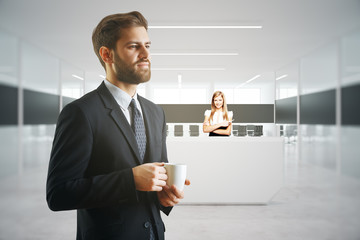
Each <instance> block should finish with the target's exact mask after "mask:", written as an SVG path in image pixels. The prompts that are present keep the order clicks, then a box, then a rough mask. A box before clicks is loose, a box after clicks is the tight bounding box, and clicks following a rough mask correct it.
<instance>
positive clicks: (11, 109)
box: [0, 85, 18, 125]
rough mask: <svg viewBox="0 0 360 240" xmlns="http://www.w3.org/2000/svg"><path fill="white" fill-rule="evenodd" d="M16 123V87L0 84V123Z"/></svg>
mask: <svg viewBox="0 0 360 240" xmlns="http://www.w3.org/2000/svg"><path fill="white" fill-rule="evenodd" d="M17 124H18V88H16V87H10V86H5V85H0V125H17Z"/></svg>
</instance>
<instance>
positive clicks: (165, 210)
mask: <svg viewBox="0 0 360 240" xmlns="http://www.w3.org/2000/svg"><path fill="white" fill-rule="evenodd" d="M162 113H163V115H164V118H163V119H164V123H163V130H162V153H161V161H162V162H168V157H167V148H166V131H167V130H166V121H165V113H164V110H163V111H162ZM159 206H160V210H161V211H162V212H163V213H165V214H166V215H169V214H170V212H171V210H172V207H164V206H162V205H161V204H160V203H159Z"/></svg>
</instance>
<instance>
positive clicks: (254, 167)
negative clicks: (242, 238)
mask: <svg viewBox="0 0 360 240" xmlns="http://www.w3.org/2000/svg"><path fill="white" fill-rule="evenodd" d="M283 145H284V140H283V138H282V137H193V138H192V137H179V138H176V137H170V138H168V139H167V149H168V158H169V162H172V163H185V164H187V176H188V178H189V179H190V180H191V186H186V187H185V198H184V199H183V200H182V203H185V204H267V203H268V202H269V201H270V200H271V199H272V197H273V196H274V195H275V194H276V193H277V192H278V191H279V190H280V188H281V187H282V185H283V178H284V146H283Z"/></svg>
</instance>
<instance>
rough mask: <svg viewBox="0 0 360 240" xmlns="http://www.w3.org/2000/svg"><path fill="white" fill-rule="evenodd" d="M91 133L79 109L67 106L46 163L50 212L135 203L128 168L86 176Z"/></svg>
mask: <svg viewBox="0 0 360 240" xmlns="http://www.w3.org/2000/svg"><path fill="white" fill-rule="evenodd" d="M93 134H94V133H93V131H92V128H91V124H90V122H89V120H88V119H87V116H86V115H85V114H84V112H83V111H82V109H81V108H80V107H79V106H77V105H76V104H68V105H67V106H66V107H65V108H64V109H63V111H62V112H61V114H60V116H59V119H58V123H57V127H56V131H55V138H54V142H53V148H52V152H51V157H50V163H49V170H48V177H47V185H46V199H47V203H48V205H49V208H50V209H51V210H53V211H60V210H71V209H81V208H95V207H105V206H110V205H115V204H119V203H123V202H127V201H137V200H138V199H137V193H136V189H135V183H134V177H133V173H132V169H131V168H129V169H124V170H121V171H116V172H112V173H110V174H106V175H98V176H91V177H86V169H87V167H88V165H89V161H90V158H91V152H92V146H93V141H94V138H93Z"/></svg>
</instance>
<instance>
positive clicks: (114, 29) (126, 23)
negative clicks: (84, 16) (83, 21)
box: [92, 11, 148, 70]
mask: <svg viewBox="0 0 360 240" xmlns="http://www.w3.org/2000/svg"><path fill="white" fill-rule="evenodd" d="M129 27H144V28H145V29H146V30H147V28H148V23H147V20H146V19H145V18H144V16H143V15H141V13H139V12H137V11H133V12H129V13H117V14H112V15H109V16H106V17H104V18H103V19H102V20H101V21H100V22H99V24H98V25H97V26H96V28H95V29H94V31H93V34H92V42H93V46H94V51H95V53H96V56H97V57H98V58H99V60H100V63H101V65H102V66H103V67H104V68H105V63H104V62H103V60H102V58H101V56H100V53H99V50H100V48H101V47H102V46H104V47H107V48H109V49H116V42H117V41H118V40H119V39H120V37H121V30H122V29H124V28H129ZM105 70H106V69H105Z"/></svg>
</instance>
